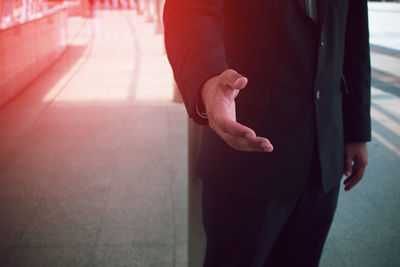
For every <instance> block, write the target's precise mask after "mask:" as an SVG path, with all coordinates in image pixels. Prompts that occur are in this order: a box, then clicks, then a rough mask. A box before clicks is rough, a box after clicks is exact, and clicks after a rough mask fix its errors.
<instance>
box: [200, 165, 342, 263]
mask: <svg viewBox="0 0 400 267" xmlns="http://www.w3.org/2000/svg"><path fill="white" fill-rule="evenodd" d="M317 162H318V161H317V159H314V160H313V164H312V166H311V170H310V175H309V178H308V180H307V182H306V184H305V186H304V189H303V190H302V192H300V193H299V195H297V196H293V197H289V198H287V199H285V200H284V201H282V200H280V201H274V200H270V201H261V200H258V199H252V198H247V197H243V196H238V195H236V194H233V193H230V192H227V191H224V190H221V189H219V188H215V187H211V186H207V185H203V200H202V202H203V203H202V204H203V225H204V229H205V232H206V236H207V247H206V256H205V260H204V266H205V267H216V266H218V267H225V266H226V267H228V266H229V267H235V266H238V267H239V266H240V267H247V266H249V267H262V266H268V267H271V266H277V267H285V266H290V267H296V266H304V267H312V266H318V264H319V260H320V257H321V253H322V249H323V246H324V243H325V240H326V237H327V234H328V231H329V228H330V226H331V223H332V219H333V216H334V213H335V210H336V206H337V199H338V192H339V185H338V186H337V187H336V188H335V189H334V190H332V191H330V192H329V193H327V194H324V193H323V192H322V186H321V177H320V170H319V167H318V166H319V164H317Z"/></svg>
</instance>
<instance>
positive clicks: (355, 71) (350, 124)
mask: <svg viewBox="0 0 400 267" xmlns="http://www.w3.org/2000/svg"><path fill="white" fill-rule="evenodd" d="M367 9H368V8H367V1H365V0H349V9H348V15H347V25H346V39H345V54H344V55H345V57H344V67H343V74H344V77H345V79H346V84H347V94H345V95H344V97H343V121H344V122H343V123H344V140H345V143H350V142H367V141H370V140H371V116H370V105H371V63H370V48H369V30H368V10H367Z"/></svg>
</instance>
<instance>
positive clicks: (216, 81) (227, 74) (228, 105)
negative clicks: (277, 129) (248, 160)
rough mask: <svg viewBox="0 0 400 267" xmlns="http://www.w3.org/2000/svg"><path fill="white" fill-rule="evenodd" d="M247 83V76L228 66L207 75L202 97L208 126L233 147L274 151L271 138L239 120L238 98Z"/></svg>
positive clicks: (243, 149) (244, 149)
mask: <svg viewBox="0 0 400 267" xmlns="http://www.w3.org/2000/svg"><path fill="white" fill-rule="evenodd" d="M246 85H247V78H245V77H243V76H242V75H240V74H239V73H237V72H236V71H234V70H231V69H228V70H226V71H224V72H223V73H221V74H220V75H218V76H214V77H212V78H210V79H208V80H207V81H206V82H205V83H204V85H203V87H202V89H201V98H202V100H203V103H204V105H205V108H206V112H207V116H208V122H209V126H210V127H211V128H212V129H213V130H214V131H215V132H216V133H217V134H218V135H219V136H220V137H221V138H222V139H223V140H224V141H225V142H226V143H227V144H228V145H229V146H231V147H232V148H234V149H236V150H240V151H258V152H272V150H273V146H272V144H271V143H270V142H269V140H268V139H266V138H264V137H259V136H256V133H255V132H254V131H253V130H252V129H250V128H249V127H246V126H244V125H242V124H240V123H238V122H236V110H235V98H236V96H237V95H238V94H239V91H240V90H242V89H243V88H244V87H245V86H246Z"/></svg>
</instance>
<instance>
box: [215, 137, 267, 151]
mask: <svg viewBox="0 0 400 267" xmlns="http://www.w3.org/2000/svg"><path fill="white" fill-rule="evenodd" d="M220 136H221V138H222V139H224V141H225V142H226V143H227V144H228V145H229V146H231V147H232V148H234V149H236V150H239V151H253V152H272V151H273V146H272V144H271V143H270V142H269V140H268V139H266V138H264V137H258V136H257V137H254V138H245V137H242V136H233V135H230V134H227V133H224V132H221V133H220Z"/></svg>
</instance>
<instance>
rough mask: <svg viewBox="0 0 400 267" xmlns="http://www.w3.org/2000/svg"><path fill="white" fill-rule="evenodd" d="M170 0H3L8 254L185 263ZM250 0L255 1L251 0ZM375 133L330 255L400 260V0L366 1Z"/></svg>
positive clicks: (3, 220)
mask: <svg viewBox="0 0 400 267" xmlns="http://www.w3.org/2000/svg"><path fill="white" fill-rule="evenodd" d="M163 4H164V0H101V1H96V0H82V1H79V0H69V1H61V0H53V1H48V0H0V266H1V267H3V266H5V267H7V266H29V267H32V266H33V267H35V266H51V267H53V266H162V267H164V266H182V267H183V266H188V246H187V241H188V222H187V218H188V215H187V214H188V204H187V202H188V179H187V178H188V167H187V156H188V155H187V154H188V153H187V145H188V143H187V138H188V136H187V128H188V125H187V116H186V112H185V108H184V106H183V105H182V104H181V103H180V97H179V94H178V93H177V91H176V89H175V85H174V80H173V75H172V72H171V69H170V67H169V64H168V61H167V58H166V54H165V49H164V45H163V25H162V19H161V18H162V8H163ZM243 4H245V1H243ZM369 21H370V33H371V36H370V39H371V59H372V75H373V84H372V85H373V87H372V118H373V122H372V123H373V132H372V135H373V141H372V142H371V143H369V144H368V146H369V157H370V161H369V162H370V163H369V166H368V170H367V174H366V176H365V178H364V179H363V181H362V182H361V183H360V184H359V185H358V186H357V187H356V188H355V189H353V190H352V191H351V192H346V193H345V192H343V191H342V192H341V194H340V199H339V201H340V203H339V208H338V211H337V213H336V216H335V219H334V223H333V226H332V230H331V232H330V234H329V237H328V241H327V244H326V246H325V249H324V253H323V256H322V260H321V267H327V266H332V267H342V266H343V267H353V266H354V267H359V266H363V267H368V266H370V267H376V266H377V267H386V266H387V267H396V266H400V244H399V240H400V224H399V221H400V195H399V193H398V192H399V190H400V28H399V26H400V3H394V2H392V3H388V2H383V1H379V2H378V1H375V2H369Z"/></svg>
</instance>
